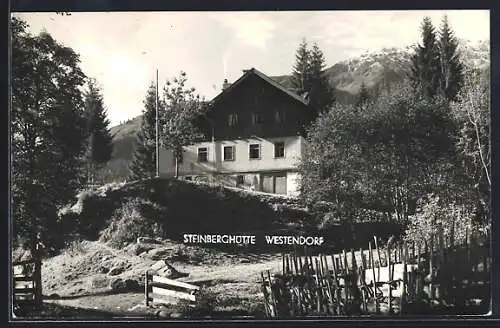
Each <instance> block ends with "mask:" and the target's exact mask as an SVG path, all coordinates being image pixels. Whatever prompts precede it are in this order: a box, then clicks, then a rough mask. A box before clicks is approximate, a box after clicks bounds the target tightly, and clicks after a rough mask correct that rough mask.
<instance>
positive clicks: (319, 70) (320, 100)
mask: <svg viewBox="0 0 500 328" xmlns="http://www.w3.org/2000/svg"><path fill="white" fill-rule="evenodd" d="M309 63H310V64H309V65H310V67H311V91H310V96H309V99H310V101H311V106H312V107H313V109H314V112H315V115H318V114H319V113H321V112H323V111H325V110H327V109H328V108H329V107H330V105H331V104H332V103H333V102H334V100H335V99H334V98H335V97H334V93H333V88H332V86H331V85H330V83H329V82H328V79H327V77H326V75H325V66H326V65H325V58H324V56H323V52H322V51H321V49H320V48H319V47H318V44H317V43H314V44H313V46H312V49H311V52H310V58H309Z"/></svg>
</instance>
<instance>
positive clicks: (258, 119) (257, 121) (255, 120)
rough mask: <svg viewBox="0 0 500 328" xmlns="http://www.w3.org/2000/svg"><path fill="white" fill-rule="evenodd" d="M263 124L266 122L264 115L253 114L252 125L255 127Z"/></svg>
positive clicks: (259, 113)
mask: <svg viewBox="0 0 500 328" xmlns="http://www.w3.org/2000/svg"><path fill="white" fill-rule="evenodd" d="M262 122H264V118H263V117H262V113H261V112H253V114H252V124H253V125H255V124H260V123H262Z"/></svg>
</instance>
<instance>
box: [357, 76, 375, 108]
mask: <svg viewBox="0 0 500 328" xmlns="http://www.w3.org/2000/svg"><path fill="white" fill-rule="evenodd" d="M370 99H371V95H370V92H369V91H368V88H367V87H366V84H365V81H363V82H361V87H360V88H359V95H358V99H357V100H356V104H355V106H356V107H358V108H362V107H364V106H365V105H366V104H367V103H368V102H369V101H370Z"/></svg>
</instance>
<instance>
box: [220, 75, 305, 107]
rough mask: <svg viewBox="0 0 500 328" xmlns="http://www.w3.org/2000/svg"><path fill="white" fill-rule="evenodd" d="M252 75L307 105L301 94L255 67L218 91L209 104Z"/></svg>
mask: <svg viewBox="0 0 500 328" xmlns="http://www.w3.org/2000/svg"><path fill="white" fill-rule="evenodd" d="M252 75H256V76H258V77H259V78H261V79H262V80H264V81H266V82H267V83H269V84H270V85H272V86H273V87H275V88H276V89H278V90H280V91H282V92H284V93H286V94H287V95H289V96H290V97H292V98H294V99H295V100H297V101H299V102H301V103H302V104H304V105H306V106H307V104H308V101H307V100H306V99H304V98H302V97H301V96H299V95H298V94H296V93H294V92H292V91H290V90H288V89H287V88H285V87H284V86H283V85H281V84H279V83H278V82H276V81H274V80H273V79H271V78H270V77H269V76H267V75H266V74H264V73H262V72H260V71H259V70H257V69H255V68H253V67H252V68H251V69H249V70H246V71H245V73H244V74H243V75H242V76H241V77H240V78H239V79H237V80H236V81H235V82H234V83H232V84H231V85H230V86H229V87H228V88H226V89H225V90H223V91H222V92H221V93H219V94H218V95H217V96H216V97H215V98H214V99H212V100H211V101H210V104H214V103H216V102H217V101H219V100H220V99H221V98H222V97H223V96H225V95H226V94H228V93H230V92H231V90H232V89H233V88H235V87H236V86H237V85H239V84H241V83H242V82H243V81H245V80H246V79H248V78H249V77H250V76H252Z"/></svg>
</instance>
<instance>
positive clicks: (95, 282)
mask: <svg viewBox="0 0 500 328" xmlns="http://www.w3.org/2000/svg"><path fill="white" fill-rule="evenodd" d="M108 283H109V280H108V278H106V277H93V278H91V279H90V280H89V286H90V288H104V287H106V286H107V285H108Z"/></svg>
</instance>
